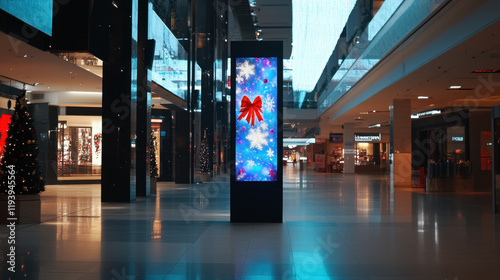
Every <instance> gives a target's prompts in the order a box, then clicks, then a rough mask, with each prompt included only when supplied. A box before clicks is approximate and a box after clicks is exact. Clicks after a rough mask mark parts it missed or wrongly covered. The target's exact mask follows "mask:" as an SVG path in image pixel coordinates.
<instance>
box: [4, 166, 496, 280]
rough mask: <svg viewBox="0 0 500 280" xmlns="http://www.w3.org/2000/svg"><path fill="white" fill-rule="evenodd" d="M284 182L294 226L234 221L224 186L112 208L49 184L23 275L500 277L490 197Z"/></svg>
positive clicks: (351, 180)
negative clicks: (230, 217) (231, 219)
mask: <svg viewBox="0 0 500 280" xmlns="http://www.w3.org/2000/svg"><path fill="white" fill-rule="evenodd" d="M284 176H285V178H284V180H285V192H284V207H285V209H284V213H285V214H284V215H285V216H284V221H285V222H284V223H283V224H230V223H228V221H229V184H228V183H227V182H223V180H220V181H218V182H211V183H206V184H200V185H175V184H171V183H161V184H160V188H159V198H158V199H157V198H154V197H153V198H139V199H138V200H137V201H136V202H134V203H131V204H125V203H103V204H101V202H100V186H99V185H65V186H47V191H46V192H44V193H43V194H42V199H43V201H42V212H43V215H42V220H43V221H44V222H43V223H42V224H40V225H30V226H20V227H18V229H17V232H16V240H17V241H16V245H17V252H16V254H17V260H18V262H17V268H18V270H20V269H21V259H22V262H23V263H24V267H23V272H22V274H17V276H16V277H15V278H13V279H50V280H58V279H61V280H72V279H92V280H96V279H106V280H112V279H114V280H121V279H135V280H139V279H151V280H152V279H158V280H159V279H259V280H261V279H280V280H281V279H311V280H312V279H360V280H361V279H362V280H366V279H373V280H375V279H397V280H404V279H426V280H427V279H439V280H444V279H448V280H455V279H456V280H464V279H474V280H477V279H481V280H486V279H500V266H499V264H500V216H497V217H496V219H497V220H496V223H495V219H494V215H492V214H491V212H492V210H491V195H490V194H484V193H477V194H461V193H455V194H425V193H423V192H422V191H420V190H419V189H413V190H412V189H396V191H394V192H391V188H390V184H389V181H388V179H387V178H386V177H383V176H368V175H342V174H319V173H315V172H313V171H303V172H300V171H299V170H298V169H296V168H294V167H293V166H288V167H285V172H284ZM255 207H259V205H258V204H256V205H255ZM6 237H7V230H5V229H2V231H0V251H1V252H2V253H1V256H0V262H1V265H0V269H1V271H0V273H1V274H0V275H1V277H0V278H1V279H9V278H8V276H12V275H11V274H10V272H8V271H6V268H7V264H6V260H5V258H6V252H7V244H6ZM23 274H25V275H26V277H22V276H23Z"/></svg>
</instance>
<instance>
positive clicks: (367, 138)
mask: <svg viewBox="0 0 500 280" xmlns="http://www.w3.org/2000/svg"><path fill="white" fill-rule="evenodd" d="M381 140H382V137H381V135H380V133H379V134H368V133H367V134H354V141H356V142H380V141H381Z"/></svg>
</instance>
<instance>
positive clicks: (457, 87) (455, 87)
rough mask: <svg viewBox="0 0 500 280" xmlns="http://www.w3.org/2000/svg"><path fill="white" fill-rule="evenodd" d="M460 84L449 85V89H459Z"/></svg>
mask: <svg viewBox="0 0 500 280" xmlns="http://www.w3.org/2000/svg"><path fill="white" fill-rule="evenodd" d="M461 88H462V86H450V87H449V89H461Z"/></svg>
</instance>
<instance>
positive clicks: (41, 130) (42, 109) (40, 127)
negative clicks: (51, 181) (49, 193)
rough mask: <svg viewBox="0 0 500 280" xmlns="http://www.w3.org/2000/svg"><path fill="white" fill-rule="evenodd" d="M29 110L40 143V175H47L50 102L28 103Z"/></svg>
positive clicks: (43, 176)
mask: <svg viewBox="0 0 500 280" xmlns="http://www.w3.org/2000/svg"><path fill="white" fill-rule="evenodd" d="M28 110H29V112H30V115H31V117H32V118H33V126H34V127H35V131H36V134H37V135H36V138H37V139H36V142H37V144H38V163H39V164H40V175H41V176H42V178H46V176H47V149H48V134H49V103H34V104H29V105H28Z"/></svg>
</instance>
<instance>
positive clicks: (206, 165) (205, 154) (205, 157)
mask: <svg viewBox="0 0 500 280" xmlns="http://www.w3.org/2000/svg"><path fill="white" fill-rule="evenodd" d="M209 153H210V151H209V148H208V138H207V131H206V130H205V131H204V132H203V139H202V140H201V144H200V171H201V172H210V155H209Z"/></svg>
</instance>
